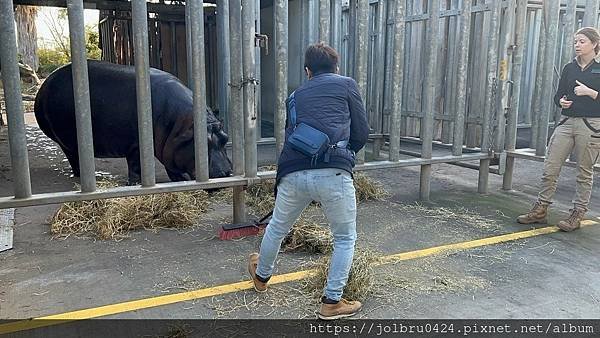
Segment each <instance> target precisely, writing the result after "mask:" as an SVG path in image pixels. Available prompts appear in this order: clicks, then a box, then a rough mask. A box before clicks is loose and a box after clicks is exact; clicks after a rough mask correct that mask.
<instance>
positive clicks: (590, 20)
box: [583, 0, 600, 27]
mask: <svg viewBox="0 0 600 338" xmlns="http://www.w3.org/2000/svg"><path fill="white" fill-rule="evenodd" d="M598 3H600V1H599V0H587V1H586V2H585V12H584V14H583V27H596V25H597V24H598Z"/></svg>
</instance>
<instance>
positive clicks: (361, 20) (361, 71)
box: [354, 0, 369, 163]
mask: <svg viewBox="0 0 600 338" xmlns="http://www.w3.org/2000/svg"><path fill="white" fill-rule="evenodd" d="M356 37H357V38H356V44H357V46H356V47H357V48H356V71H355V73H354V78H355V79H356V82H357V84H358V90H359V91H360V96H361V98H362V100H363V104H364V105H365V107H366V103H367V61H368V60H367V58H368V52H367V48H368V47H369V0H358V9H357V10H356ZM356 160H357V162H358V163H364V162H365V150H364V148H363V149H362V150H361V151H359V152H358V154H356Z"/></svg>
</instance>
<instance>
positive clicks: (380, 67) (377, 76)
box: [371, 0, 387, 158]
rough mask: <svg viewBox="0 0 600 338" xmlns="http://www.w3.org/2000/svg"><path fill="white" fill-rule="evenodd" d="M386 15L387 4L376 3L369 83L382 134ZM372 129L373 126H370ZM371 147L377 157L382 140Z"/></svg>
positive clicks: (377, 127) (377, 128)
mask: <svg viewBox="0 0 600 338" xmlns="http://www.w3.org/2000/svg"><path fill="white" fill-rule="evenodd" d="M386 13H387V2H386V1H383V0H379V1H377V26H376V28H375V29H376V32H375V34H376V35H375V36H376V39H377V43H376V45H375V47H374V49H375V50H374V51H375V52H374V53H373V54H374V57H373V61H372V62H371V63H372V64H373V70H372V74H371V81H372V82H373V86H372V87H373V90H374V92H373V98H372V102H374V105H373V106H374V115H375V117H376V118H375V119H376V121H377V126H375V129H376V130H377V133H380V134H382V133H383V124H384V115H383V101H384V96H383V95H384V80H385V44H386V40H385V29H386ZM371 127H373V126H371ZM375 141H376V142H375V145H374V147H373V154H374V156H373V157H374V158H378V157H379V151H380V150H381V146H382V145H383V141H384V140H383V138H382V137H378V138H377V139H376V140H375Z"/></svg>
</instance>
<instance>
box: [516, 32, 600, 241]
mask: <svg viewBox="0 0 600 338" xmlns="http://www.w3.org/2000/svg"><path fill="white" fill-rule="evenodd" d="M599 52H600V34H599V33H598V30H597V29H596V28H592V27H584V28H581V29H580V30H578V31H577V33H575V55H576V57H575V59H574V60H573V62H571V63H568V64H567V65H565V67H564V68H563V71H562V74H561V76H560V81H559V84H558V90H557V91H556V94H555V95H554V102H555V103H556V105H557V106H559V107H561V108H562V116H561V120H560V122H559V123H558V126H557V127H556V129H555V130H554V133H553V134H552V137H551V138H550V142H549V144H548V149H547V154H546V160H545V161H544V173H543V175H542V190H541V191H540V193H539V195H538V200H537V202H535V204H534V206H533V208H532V209H531V211H529V212H528V213H527V214H524V215H521V216H519V217H518V218H517V222H519V223H522V224H531V223H545V222H546V221H547V220H546V214H547V210H548V205H550V204H551V203H552V197H553V196H554V192H555V191H556V186H557V182H558V175H559V174H560V170H561V168H562V166H563V164H564V162H565V160H566V159H567V157H569V155H570V154H571V152H572V151H575V156H576V157H577V168H578V171H579V173H578V174H577V186H576V192H575V198H574V199H573V209H571V215H570V216H569V218H567V219H566V220H563V221H560V222H559V223H558V227H559V228H560V229H561V230H563V231H573V230H575V229H577V228H579V226H580V223H581V220H582V219H583V217H584V215H585V213H586V212H587V210H588V203H589V201H590V195H591V193H592V179H593V167H594V164H595V163H596V161H597V160H598V154H599V153H600V95H599V94H598V93H599V92H600V63H599V62H598V61H597V60H596V57H597V56H598V53H599Z"/></svg>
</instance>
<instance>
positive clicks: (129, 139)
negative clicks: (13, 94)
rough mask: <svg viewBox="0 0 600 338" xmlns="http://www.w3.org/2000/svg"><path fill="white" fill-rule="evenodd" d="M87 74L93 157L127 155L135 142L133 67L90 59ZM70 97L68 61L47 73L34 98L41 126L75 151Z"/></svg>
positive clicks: (70, 81) (63, 144) (67, 147)
mask: <svg viewBox="0 0 600 338" xmlns="http://www.w3.org/2000/svg"><path fill="white" fill-rule="evenodd" d="M88 76H89V89H90V108H91V116H92V132H93V136H94V153H95V156H96V157H123V156H126V155H127V152H128V151H130V149H131V145H132V144H135V143H137V104H136V95H135V92H136V91H135V69H134V67H131V66H122V65H116V64H112V63H108V62H102V61H93V60H90V61H88ZM73 96H74V95H73V78H72V71H71V65H70V64H69V65H66V66H63V67H61V68H59V69H57V70H56V71H54V72H53V73H52V74H50V76H48V78H47V79H46V81H44V83H43V84H42V86H41V87H40V90H39V92H38V94H37V96H36V100H35V116H36V119H37V121H38V124H39V126H40V129H41V130H42V131H43V132H44V133H45V134H46V135H47V136H48V137H50V138H51V139H53V140H54V141H55V142H57V143H58V144H59V145H60V146H61V147H62V148H63V150H64V151H65V152H76V151H77V130H76V127H75V125H76V124H75V103H74V97H73Z"/></svg>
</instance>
